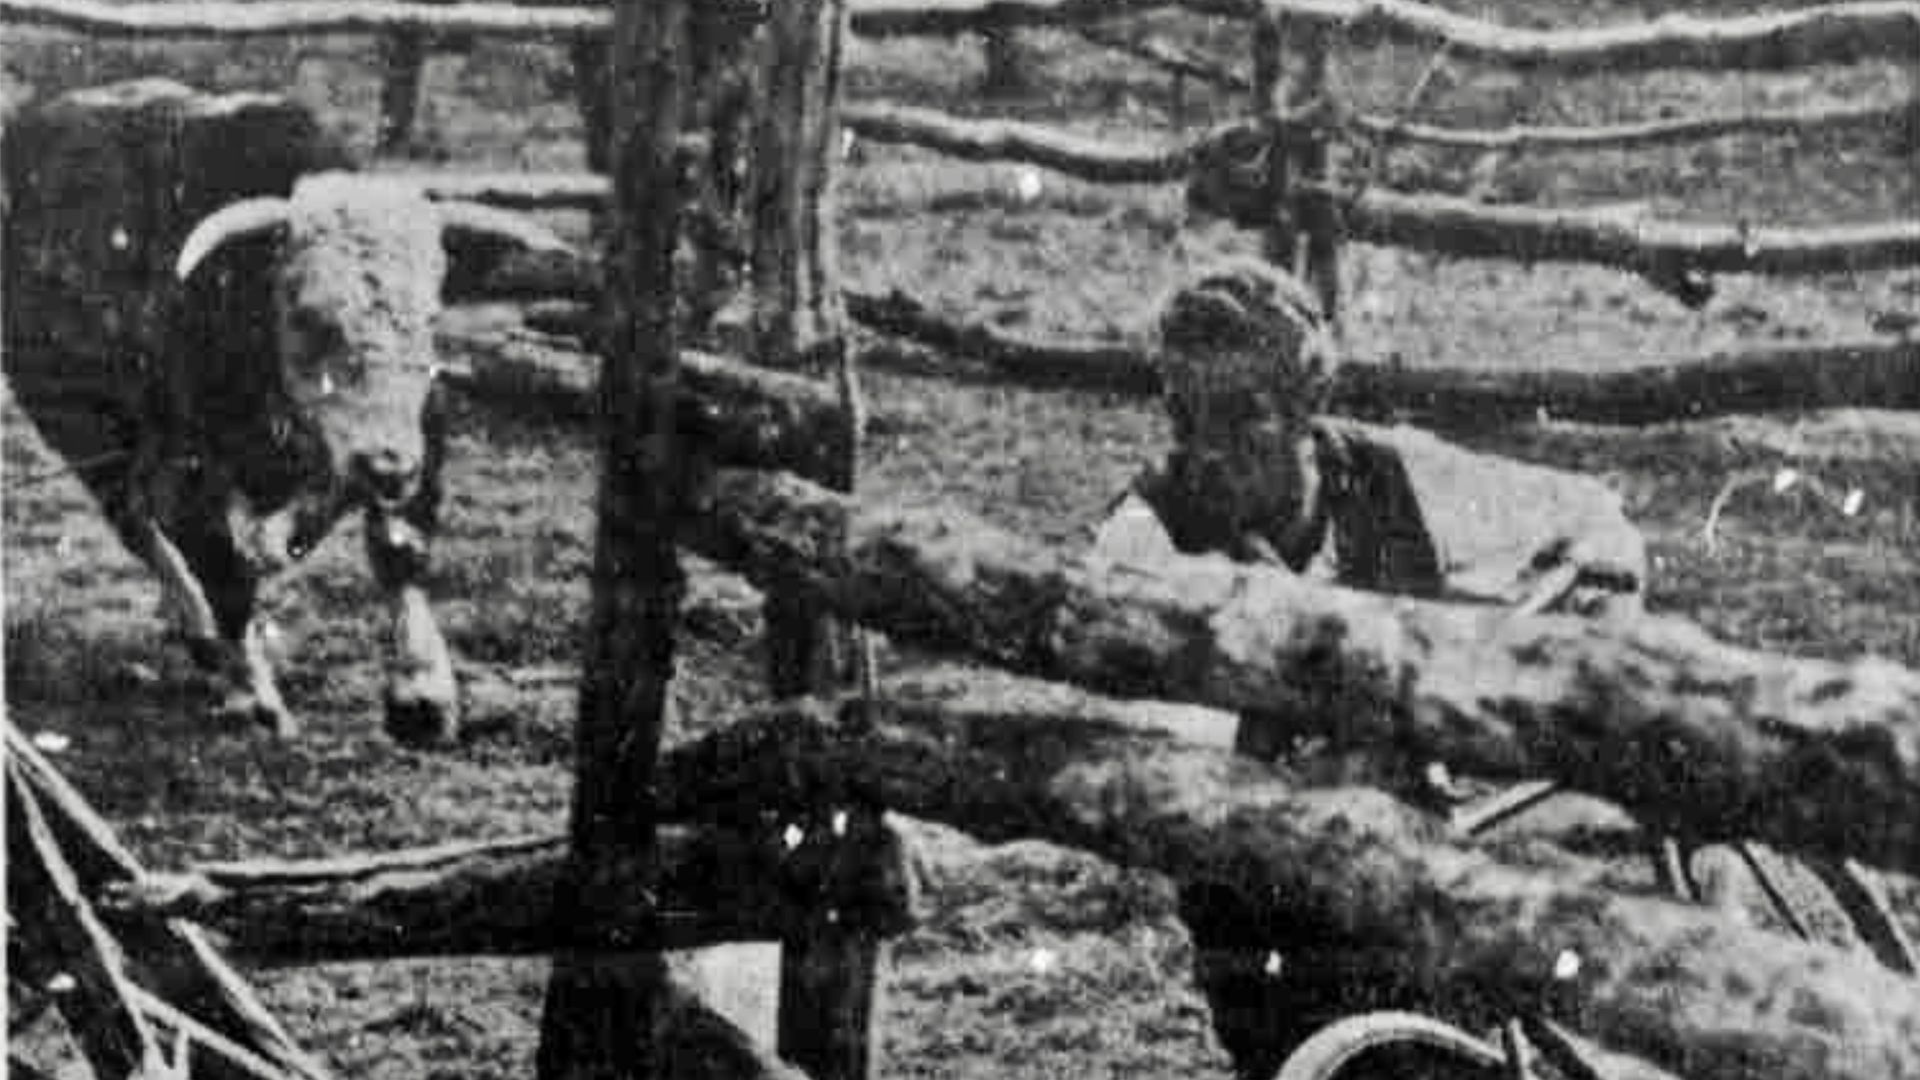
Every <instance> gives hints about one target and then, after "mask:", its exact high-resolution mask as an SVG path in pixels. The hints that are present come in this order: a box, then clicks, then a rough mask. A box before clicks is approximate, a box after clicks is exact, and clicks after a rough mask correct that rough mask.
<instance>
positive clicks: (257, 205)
mask: <svg viewBox="0 0 1920 1080" xmlns="http://www.w3.org/2000/svg"><path fill="white" fill-rule="evenodd" d="M286 224H287V200H285V199H282V198H278V197H261V198H255V199H242V200H240V201H239V202H236V203H230V204H228V205H226V206H223V207H221V208H220V209H218V210H215V211H214V212H213V213H211V214H208V215H207V216H206V217H204V218H201V219H200V223H199V224H198V225H195V226H194V227H193V231H192V232H190V233H188V234H187V238H186V239H185V240H184V241H182V242H181V244H180V254H179V255H178V256H177V257H176V258H175V259H174V261H173V276H174V278H175V279H176V280H179V281H185V280H187V279H188V278H191V277H192V276H193V272H194V270H195V269H197V268H198V267H199V266H200V264H201V263H204V262H205V261H206V260H207V257H208V256H210V255H212V254H213V253H214V252H216V251H218V250H220V249H221V248H222V247H225V246H226V245H228V244H231V243H237V242H240V241H244V240H248V239H252V238H255V237H261V236H267V235H271V234H273V233H276V232H278V231H280V230H281V229H283V228H285V227H286Z"/></svg>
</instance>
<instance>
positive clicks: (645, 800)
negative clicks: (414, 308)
mask: <svg viewBox="0 0 1920 1080" xmlns="http://www.w3.org/2000/svg"><path fill="white" fill-rule="evenodd" d="M694 2H695V0H627V2H624V3H621V4H619V5H618V6H617V7H616V9H615V16H614V29H613V39H612V57H613V83H612V86H613V97H612V99H611V102H610V104H611V106H612V108H611V113H610V115H611V117H612V118H613V120H614V121H615V125H614V130H613V140H612V144H611V150H612V153H611V155H610V157H609V162H610V164H611V165H612V166H613V169H612V172H613V212H612V224H613V228H612V230H611V239H610V241H609V251H608V253H607V254H608V258H607V267H608V303H609V304H610V311H609V316H610V317H609V318H608V319H607V325H606V332H605V334H604V336H603V340H604V342H605V346H604V349H605V362H604V364H603V365H602V368H601V374H600V389H599V399H598V418H599V440H600V455H601V459H600V485H599V493H598V501H599V512H598V524H597V530H596V535H595V540H594V567H593V606H592V614H591V621H590V623H589V626H588V639H587V647H586V655H585V657H584V661H583V664H582V671H581V678H580V712H579V719H578V722H577V728H576V730H577V733H578V734H577V736H576V742H575V754H576V765H575V773H574V794H573V808H572V824H571V835H570V840H571V844H572V851H571V855H572V857H571V859H570V861H569V865H568V870H567V872H566V874H565V877H564V879H563V880H562V882H561V883H560V885H559V887H558V889H557V890H556V896H555V905H554V917H555V918H556V919H560V920H569V921H578V922H587V921H591V920H592V919H594V918H596V917H598V916H600V915H602V914H606V913H603V912H600V911H599V910H598V905H599V904H600V903H601V902H602V900H603V898H612V897H616V896H629V897H630V896H633V895H644V894H647V893H652V892H654V891H655V890H654V889H653V885H654V876H655V874H656V867H655V863H656V861H657V859H656V855H657V850H656V845H657V840H656V837H655V835H654V833H655V826H656V809H655V806H654V771H655V768H656V766H657V759H658V756H659V749H660V735H661V728H662V726H663V723H664V719H665V716H666V705H667V691H668V685H669V682H670V681H671V679H672V676H673V658H674V630H675V626H676V623H677V621H678V615H679V607H680V599H681V595H682V593H683V592H684V578H683V576H682V571H681V569H680V560H679V554H678V551H677V549H676V547H675V532H676V529H675V526H676V523H677V518H678V516H679V511H680V506H681V502H682V499H683V495H684V493H683V491H682V490H681V489H682V486H683V484H682V474H683V469H682V463H681V456H682V455H681V448H680V446H679V444H678V440H677V439H676V437H675V432H674V425H673V417H674V406H675V398H676V396H677V394H678V390H679V385H678V384H679V355H678V344H679V343H678V340H677V334H676V328H675V319H674V310H675V282H674V273H673V253H674V247H675V244H676V242H677V239H678V225H679V213H678V209H679V202H680V198H681V192H680V189H679V188H680V186H679V183H678V174H679V168H678V165H679V161H678V156H679V155H678V153H677V147H678V142H679V136H680V127H681V117H682V110H683V108H684V104H685V101H686V97H687V89H688V85H689V82H690V79H691V73H692V71H693V62H692V55H691V53H692V47H691V43H690V42H691V39H690V36H689V33H688V21H689V12H690V9H691V7H692V4H693V3H694ZM583 74H587V72H583ZM588 85H590V80H587V79H583V89H582V92H583V93H586V92H587V90H586V87H587V86H588ZM587 100H590V99H587ZM658 947H659V941H658V925H657V913H648V914H647V915H645V916H643V917H642V918H641V919H639V920H637V921H636V924H635V925H634V929H633V936H632V940H631V944H630V947H629V948H627V949H616V950H609V949H594V950H580V949H569V950H563V951H560V952H558V953H556V954H555V956H554V961H553V972H552V975H551V977H550V979H549V981H548V984H547V999H546V1008H545V1014H544V1016H543V1017H542V1023H541V1032H540V1050H539V1054H538V1057H537V1062H536V1063H537V1068H538V1073H539V1075H540V1076H541V1077H542V1078H543V1080H562V1078H566V1080H576V1078H587V1077H592V1078H606V1080H615V1078H619V1080H633V1078H643V1080H650V1078H652V1077H653V1076H655V1075H656V1074H657V1072H658V1070H659V1065H660V1060H661V1031H660V1027H661V1012H662V1005H663V1003H664V1001H665V999H666V993H667V981H666V968H665V965H664V962H663V960H662V957H661V955H660V953H659V951H658Z"/></svg>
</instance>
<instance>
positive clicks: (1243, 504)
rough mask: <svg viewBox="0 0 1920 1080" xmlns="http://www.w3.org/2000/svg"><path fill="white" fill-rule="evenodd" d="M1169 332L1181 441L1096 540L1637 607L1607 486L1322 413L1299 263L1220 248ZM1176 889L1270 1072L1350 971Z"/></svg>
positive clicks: (1570, 603) (1259, 750)
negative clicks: (1290, 960) (1283, 964)
mask: <svg viewBox="0 0 1920 1080" xmlns="http://www.w3.org/2000/svg"><path fill="white" fill-rule="evenodd" d="M1160 338H1161V347H1162V363H1163V364H1164V367H1165V372H1166V384H1165V404H1166V408H1167V411H1168V414H1169V415H1170V417H1171V419H1172V421H1173V438H1174V448H1173V450H1172V452H1171V453H1170V454H1169V455H1168V456H1167V459H1166V461H1165V463H1164V464H1163V465H1162V466H1161V467H1159V468H1157V469H1149V470H1147V471H1146V472H1144V473H1143V474H1142V475H1141V476H1140V477H1139V478H1138V479H1137V480H1136V481H1135V482H1134V484H1133V485H1132V489H1131V490H1130V491H1129V492H1128V493H1127V494H1126V495H1125V496H1124V497H1122V498H1121V499H1120V500H1119V502H1118V503H1117V505H1116V506H1115V507H1114V509H1113V511H1112V513H1111V514H1110V515H1109V516H1108V518H1107V519H1106V520H1105V521H1104V522H1103V523H1102V524H1101V525H1100V527H1099V529H1098V532H1097V535H1096V537H1095V551H1096V552H1097V553H1098V554H1101V555H1104V556H1106V557H1108V558H1112V559H1116V560H1122V561H1129V562H1137V563H1149V564H1150V563H1152V562H1153V561H1156V560H1157V559H1160V558H1164V557H1166V556H1168V555H1171V554H1173V553H1175V552H1180V553H1185V554H1201V553H1219V554H1225V555H1227V556H1228V557H1230V558H1233V559H1237V560H1241V561H1249V562H1263V563H1272V564H1277V565H1280V566H1284V567H1286V568H1288V569H1289V570H1292V571H1294V572H1296V573H1301V574H1305V575H1308V576H1310V577H1316V578H1320V579H1323V580H1325V581H1327V582H1328V583H1329V584H1337V585H1341V586H1344V587H1349V588H1356V589H1368V590H1374V591H1379V592H1390V593H1400V594H1406V595H1410V596H1421V597H1428V598H1433V599H1440V600H1454V601H1460V602H1466V603H1484V604H1502V605H1507V606H1510V607H1511V608H1513V609H1514V610H1515V611H1518V612H1549V611H1552V612H1571V613H1581V614H1586V615H1592V616H1596V617H1608V618H1617V617H1622V616H1623V615H1628V614H1630V613H1632V612H1635V611H1638V610H1639V608H1640V601H1641V591H1642V589H1643V588H1644V585H1645V582H1646V544H1645V541H1644V540H1643V539H1642V537H1641V535H1640V532H1639V530H1638V529H1636V528H1634V526H1633V525H1632V524H1631V523H1630V522H1629V521H1628V520H1627V519H1626V516H1625V514H1624V512H1623V511H1622V509H1621V504H1620V499H1619V498H1618V496H1616V495H1615V494H1614V493H1613V492H1612V491H1610V490H1609V489H1608V488H1607V487H1606V486H1605V485H1603V484H1601V483H1599V482H1598V481H1596V480H1594V479H1592V478H1590V477H1584V476H1579V475H1575V474H1572V473H1567V472H1562V471H1559V470H1554V469H1548V468H1544V467H1540V466H1535V465H1529V464H1525V463H1522V462H1517V461H1513V460H1510V459H1506V458H1500V457H1494V456H1491V455H1487V454H1479V453H1474V452H1472V451H1469V450H1466V449H1463V448H1461V447H1458V446H1454V445H1452V444H1449V443H1447V442H1444V441H1442V440H1440V439H1438V438H1435V437H1434V436H1432V435H1430V434H1427V433H1425V432H1421V431H1417V430H1415V429H1412V428H1408V427H1380V426H1375V425H1370V424H1364V423H1359V422H1356V421H1351V420H1345V419H1338V418H1333V417H1328V416H1323V415H1321V410H1322V408H1323V407H1324V406H1325V404H1326V401H1327V398H1328V395H1329V392H1330V390H1331V388H1332V384H1333V378H1334V374H1335V372H1336V371H1337V369H1338V366H1339V356H1338V353H1337V351H1336V349H1335V346H1334V342H1333V341H1332V339H1331V337H1330V336H1329V335H1328V333H1327V331H1326V327H1325V326H1324V324H1323V322H1322V319H1321V318H1320V315H1319V304H1318V301H1317V300H1316V299H1315V297H1314V296H1313V295H1312V293H1311V292H1310V291H1309V290H1308V289H1307V288H1306V286H1304V285H1303V284H1302V283H1300V282H1299V281H1298V280H1296V279H1295V278H1293V277H1291V276H1289V275H1287V274H1285V273H1283V272H1281V271H1279V270H1276V269H1274V268H1273V267H1271V266H1268V265H1267V264H1265V263H1261V262H1257V261H1253V260H1244V261H1234V262H1229V263H1226V264H1223V265H1221V266H1220V267H1218V268H1217V269H1214V270H1212V271H1210V272H1208V273H1205V274H1203V275H1202V276H1201V277H1200V278H1199V279H1198V280H1196V281H1195V282H1194V283H1193V284H1192V285H1190V286H1188V287H1186V288H1183V289H1181V290H1180V291H1179V292H1178V293H1176V294H1175V295H1174V296H1173V298H1172V299H1171V300H1170V301H1169V302H1168V304H1167V307H1166V310H1165V311H1164V312H1163V314H1162V318H1161V322H1160ZM1289 734H1290V733H1289V732H1288V730H1287V728H1286V725H1285V724H1284V722H1283V721H1282V720H1281V719H1280V718H1278V717H1262V716H1257V715H1249V716H1246V717H1243V718H1242V720H1241V725H1240V735H1239V739H1238V749H1239V750H1240V751H1241V752H1242V753H1247V754H1251V755H1254V756H1258V757H1262V758H1269V759H1270V758H1273V757H1275V756H1277V755H1278V754H1279V752H1280V751H1281V750H1282V749H1283V748H1284V747H1285V745H1286V743H1287V741H1288V736H1289ZM1428 794H1435V793H1434V792H1428ZM1438 794H1442V795H1443V796H1444V795H1446V794H1450V793H1447V792H1441V793H1438ZM1182 903H1183V910H1184V911H1185V913H1186V914H1187V915H1188V922H1189V924H1190V925H1192V926H1194V927H1195V928H1196V934H1197V935H1199V936H1198V937H1197V938H1196V941H1195V946H1196V950H1197V951H1196V975H1197V977H1198V981H1199V983H1200V986H1201V989H1202V990H1203V991H1204V992H1205V994H1206V995H1207V998H1208V1001H1209V1003H1210V1005H1211V1006H1212V1011H1213V1016H1214V1028H1215V1030H1216V1032H1218V1034H1219V1035H1220V1038H1221V1041H1222V1043H1223V1044H1224V1045H1225V1047H1226V1048H1227V1050H1228V1051H1229V1052H1230V1053H1231V1055H1232V1056H1233V1058H1234V1061H1235V1064H1236V1067H1237V1068H1238V1069H1239V1071H1240V1073H1241V1075H1244V1076H1249V1077H1254V1076H1258V1077H1263V1078H1264V1077H1267V1076H1271V1075H1272V1074H1273V1072H1274V1070H1276V1069H1277V1068H1278V1067H1279V1065H1280V1063H1281V1061H1282V1060H1283V1059H1284V1056H1285V1055H1286V1054H1287V1053H1288V1052H1290V1051H1291V1049H1292V1048H1293V1046H1294V1045H1296V1044H1297V1043H1298V1041H1299V1040H1300V1039H1302V1038H1304V1037H1305V1036H1306V1035H1307V1034H1309V1033H1310V1032H1311V1031H1312V1030H1313V1029H1314V1028H1316V1027H1317V1026H1318V1025H1319V1024H1321V1023H1324V1022H1327V1021H1330V1020H1332V1019H1335V1018H1336V1017H1337V1016H1338V1015H1340V1014H1341V1013H1342V1012H1344V1011H1347V1010H1346V1005H1345V1004H1343V1003H1344V1002H1345V995H1346V994H1347V993H1348V992H1350V990H1351V989H1352V988H1345V987H1343V986H1342V985H1341V984H1340V982H1339V978H1338V973H1337V972H1332V971H1328V972H1317V973H1316V971H1314V970H1310V969H1315V968H1316V967H1317V966H1316V965H1313V964H1310V963H1308V964H1306V965H1305V968H1302V967H1301V966H1300V964H1299V963H1296V964H1294V965H1293V966H1291V967H1289V968H1287V969H1286V970H1285V974H1284V975H1282V974H1278V973H1277V972H1278V971H1279V970H1280V969H1279V968H1277V967H1275V966H1273V965H1275V964H1276V963H1277V961H1276V960H1275V958H1276V957H1279V956H1280V952H1279V951H1276V947H1278V948H1280V949H1284V948H1285V946H1281V945H1280V942H1281V941H1283V940H1284V939H1285V937H1286V935H1285V933H1284V932H1283V931H1281V930H1279V929H1278V928H1268V929H1269V930H1273V931H1274V932H1273V933H1271V934H1269V933H1267V932H1266V931H1265V930H1263V929H1262V928H1259V927H1254V926H1250V925H1247V924H1246V921H1245V919H1243V918H1240V917H1237V916H1236V915H1235V914H1234V913H1235V912H1236V910H1237V909H1238V901H1237V898H1235V897H1233V896H1231V895H1228V894H1226V893H1220V892H1218V891H1209V890H1205V889H1194V890H1190V891H1189V892H1188V893H1187V894H1186V895H1184V896H1183V898H1182ZM1296 944H1297V943H1296ZM1297 959H1298V958H1296V960H1297Z"/></svg>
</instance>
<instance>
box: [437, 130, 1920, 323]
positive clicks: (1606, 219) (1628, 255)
mask: <svg viewBox="0 0 1920 1080" xmlns="http://www.w3.org/2000/svg"><path fill="white" fill-rule="evenodd" d="M900 111H901V110H889V112H891V113H898V112H900ZM848 112H849V116H848V121H847V126H848V127H849V128H851V129H852V130H855V131H858V130H860V125H859V123H857V122H856V120H855V118H854V115H853V110H848ZM896 119H897V118H896ZM1115 171H1116V172H1118V171H1119V170H1115ZM1143 172H1144V170H1143ZM421 184H422V186H423V187H425V188H426V190H427V192H428V194H429V195H431V196H433V197H435V198H465V199H476V200H480V201H491V202H495V203H498V204H500V205H503V206H512V207H518V208H521V209H539V208H547V209H556V208H567V209H581V208H591V207H594V206H598V205H601V204H603V203H604V202H605V200H606V198H607V185H606V181H605V179H604V178H602V177H599V176H595V175H593V174H590V173H577V174H559V175H554V176H540V175H535V174H513V173H505V174H491V175H467V176H447V177H423V178H421ZM1334 194H1335V195H1336V198H1337V200H1338V202H1339V203H1340V206H1341V208H1342V215H1341V218H1342V224H1343V232H1344V234H1345V235H1346V236H1347V237H1348V238H1350V239H1354V240H1359V241H1363V242H1366V243H1374V244H1385V245H1393V246H1397V247H1407V248H1414V249H1418V250H1422V251H1431V252H1436V253H1439V254H1444V255H1451V256H1455V257H1460V258H1508V259H1518V260H1521V261H1536V262H1547V261H1568V262H1586V263H1593V264H1596V265H1600V266H1610V267H1613V268H1615V269H1620V270H1627V271H1630V272H1633V273H1638V274H1642V275H1645V276H1647V277H1648V278H1649V280H1650V281H1652V283H1653V284H1655V285H1657V286H1660V287H1663V288H1664V287H1668V286H1670V285H1672V284H1673V282H1671V281H1670V280H1669V279H1670V278H1671V277H1672V276H1673V275H1674V274H1676V273H1680V272H1685V271H1695V272H1699V273H1715V274H1721V273H1750V274H1780V275H1801V274H1826V273H1835V272H1841V271H1850V270H1868V269H1886V268H1892V267H1902V266H1912V265H1916V264H1920V221H1913V220H1894V221H1885V222H1875V223H1870V224H1864V225H1837V226H1830V227H1823V228H1804V229H1776V228H1748V227H1744V226H1740V225H1711V224H1693V223H1688V222H1677V221H1659V220H1651V219H1642V218H1635V217H1629V216H1627V215H1625V214H1622V213H1621V212H1620V211H1619V210H1618V209H1617V208H1604V207H1603V208H1600V209H1589V210H1581V209H1553V208H1546V207H1533V206H1493V205H1487V204H1484V203H1478V202H1474V201H1472V200H1470V199H1461V198H1454V197H1450V196H1444V195H1409V194H1404V193H1397V192H1390V191H1381V190H1367V191H1361V192H1358V193H1340V192H1336V193H1334Z"/></svg>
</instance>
